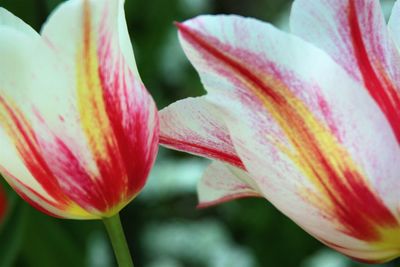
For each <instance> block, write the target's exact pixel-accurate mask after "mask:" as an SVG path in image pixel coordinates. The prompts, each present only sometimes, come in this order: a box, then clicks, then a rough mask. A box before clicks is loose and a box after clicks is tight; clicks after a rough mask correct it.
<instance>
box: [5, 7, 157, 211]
mask: <svg viewBox="0 0 400 267" xmlns="http://www.w3.org/2000/svg"><path fill="white" fill-rule="evenodd" d="M123 2H124V1H85V0H72V1H68V2H66V3H64V4H62V5H60V7H59V8H58V9H57V10H56V11H55V12H54V13H53V14H52V15H51V17H50V19H49V21H48V22H47V23H46V25H45V27H44V28H43V31H42V35H43V38H42V39H39V40H33V39H32V38H31V39H29V38H28V36H25V37H22V33H18V32H17V31H16V30H15V29H12V30H11V29H3V31H4V32H12V34H11V33H10V35H8V36H6V35H2V36H1V37H2V38H1V44H0V46H2V48H4V47H5V48H6V49H8V51H7V50H5V49H3V50H1V51H0V53H4V55H6V57H3V56H2V57H1V58H2V62H1V64H0V70H1V71H2V73H1V74H0V78H1V79H0V80H1V84H0V90H2V91H1V96H2V99H1V100H2V102H1V105H0V115H1V116H4V118H5V119H2V120H1V121H0V122H3V125H1V127H3V129H0V130H2V131H0V133H2V136H4V137H5V138H4V140H2V141H4V143H5V145H6V146H7V147H8V151H9V153H8V154H10V155H13V156H14V158H15V161H14V162H12V163H7V162H6V161H5V160H4V159H5V158H4V157H5V155H0V167H1V170H0V171H1V172H2V173H4V174H6V176H7V180H8V182H9V183H10V184H11V185H13V187H14V188H15V189H16V190H17V192H18V193H19V194H20V195H21V196H22V197H23V198H25V199H27V200H28V201H29V202H30V203H31V204H32V205H34V206H35V207H38V208H39V209H41V210H45V211H47V213H49V214H52V215H55V216H58V217H66V218H82V219H87V218H99V217H104V216H110V215H113V214H114V213H115V212H118V211H119V210H120V209H121V208H122V207H123V206H125V205H126V204H127V203H128V202H129V201H130V200H131V199H132V198H134V197H135V196H136V195H137V194H138V193H139V191H140V190H141V189H142V187H143V186H144V184H145V182H146V179H147V176H148V173H149V171H150V168H151V167H152V165H153V163H154V160H155V156H156V153H157V147H158V115H157V109H156V106H155V104H154V102H153V100H152V98H151V96H150V95H149V94H148V93H147V91H146V89H145V88H144V86H143V83H142V82H141V80H140V77H139V76H138V72H137V69H136V66H135V62H134V57H133V52H132V48H131V47H130V43H128V44H127V43H125V42H129V36H128V33H127V30H126V24H125V18H124V12H123ZM8 28H9V27H8ZM0 30H1V27H0ZM7 37H10V38H7ZM3 38H4V40H3ZM22 38H25V39H26V40H24V41H22V42H21V40H20V39H22ZM15 43H16V44H15ZM32 49H34V51H35V53H32ZM31 54H32V55H31ZM42 58H43V59H42ZM7 62H8V63H7ZM18 66H24V67H23V68H21V70H18V71H15V69H14V68H17V67H18ZM9 73H14V74H13V75H9ZM15 73H17V74H18V76H17V75H15ZM13 133H16V135H14V134H13ZM14 137H16V138H14ZM10 139H11V140H10ZM2 147H3V146H2ZM3 154H7V153H3ZM21 166H22V167H24V168H21Z"/></svg>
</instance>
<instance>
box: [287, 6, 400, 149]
mask: <svg viewBox="0 0 400 267" xmlns="http://www.w3.org/2000/svg"><path fill="white" fill-rule="evenodd" d="M290 18H291V21H290V24H291V29H292V31H293V33H295V34H297V35H299V36H301V37H302V38H304V39H305V40H307V41H310V42H312V43H314V44H316V45H317V46H319V47H320V48H322V49H324V50H325V51H326V52H328V53H329V54H330V55H331V56H332V58H333V59H334V60H335V61H336V62H338V63H339V64H340V65H342V66H343V67H344V68H345V69H346V71H347V72H348V73H349V74H350V75H351V76H352V77H353V78H354V79H356V80H357V81H359V82H360V83H362V84H363V85H364V88H365V89H366V90H367V91H368V92H369V94H370V95H371V97H373V98H374V100H375V101H376V103H377V104H378V105H379V106H380V109H381V110H382V112H383V113H384V114H385V115H386V119H387V120H388V121H389V123H390V125H391V126H392V129H393V132H394V134H395V135H396V138H397V141H398V142H399V144H400V124H399V123H398V122H399V121H400V91H399V86H400V54H399V51H398V50H397V49H396V46H395V45H394V42H393V40H392V39H391V37H390V35H389V34H388V30H387V28H386V22H385V19H384V17H383V14H382V10H381V7H380V4H379V1H375V0H317V1H308V0H296V1H295V3H294V4H293V8H292V13H291V17H290ZM396 28H398V27H397V25H396Z"/></svg>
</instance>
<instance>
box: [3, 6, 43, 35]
mask: <svg viewBox="0 0 400 267" xmlns="http://www.w3.org/2000/svg"><path fill="white" fill-rule="evenodd" d="M0 26H1V27H4V26H6V27H10V28H13V29H14V30H17V31H19V32H23V33H25V34H27V35H29V36H31V37H34V38H38V37H40V35H39V34H38V33H37V32H36V31H35V30H34V29H32V27H31V26H29V25H28V24H26V23H25V22H24V21H22V20H21V19H20V18H18V17H16V16H14V15H13V14H12V13H11V12H9V11H7V10H6V9H4V8H2V7H0Z"/></svg>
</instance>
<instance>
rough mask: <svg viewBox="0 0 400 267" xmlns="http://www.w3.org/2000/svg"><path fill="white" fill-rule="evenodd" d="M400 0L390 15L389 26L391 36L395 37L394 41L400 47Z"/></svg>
mask: <svg viewBox="0 0 400 267" xmlns="http://www.w3.org/2000/svg"><path fill="white" fill-rule="evenodd" d="M399 25H400V2H399V1H396V2H395V4H394V6H393V9H392V14H391V15H390V19H389V22H388V28H389V31H390V34H391V36H392V37H393V39H394V41H395V42H396V45H397V48H398V49H399V48H400V28H399Z"/></svg>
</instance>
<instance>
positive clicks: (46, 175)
mask: <svg viewBox="0 0 400 267" xmlns="http://www.w3.org/2000/svg"><path fill="white" fill-rule="evenodd" d="M1 111H3V112H1ZM0 117H1V123H2V126H3V127H4V128H5V129H6V131H7V132H8V134H9V135H10V137H13V141H14V143H15V146H16V148H17V150H18V152H19V154H20V156H21V158H22V160H23V162H24V164H25V166H26V167H27V168H28V170H29V172H30V173H31V175H32V176H33V177H34V178H35V179H36V181H37V182H38V183H39V184H40V185H41V186H42V188H43V189H44V190H45V191H46V192H47V193H48V194H49V196H50V197H52V198H53V199H55V200H57V202H58V203H59V205H60V206H63V205H65V206H66V205H68V203H69V199H68V197H67V196H66V195H65V194H64V192H63V191H62V190H61V187H60V185H59V183H58V181H57V179H56V177H55V176H54V174H53V172H52V171H51V168H50V167H49V166H48V164H47V162H46V160H45V159H44V157H43V154H42V151H41V149H40V146H39V144H38V140H37V137H36V134H35V132H34V130H33V129H32V127H31V125H30V124H29V122H28V121H27V119H26V118H25V117H24V116H23V115H22V113H21V112H20V111H19V110H18V109H17V108H16V107H14V106H13V107H11V106H10V105H9V104H8V103H7V102H6V100H5V99H4V98H3V97H2V96H0Z"/></svg>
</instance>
